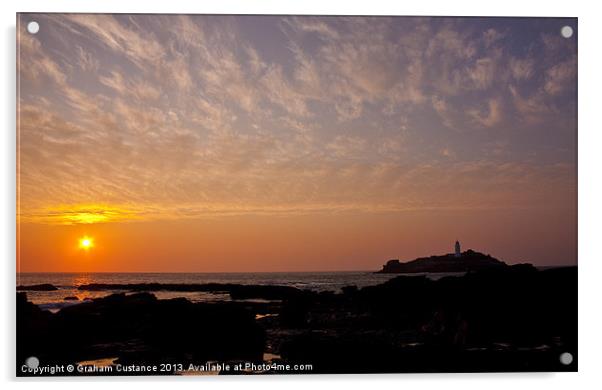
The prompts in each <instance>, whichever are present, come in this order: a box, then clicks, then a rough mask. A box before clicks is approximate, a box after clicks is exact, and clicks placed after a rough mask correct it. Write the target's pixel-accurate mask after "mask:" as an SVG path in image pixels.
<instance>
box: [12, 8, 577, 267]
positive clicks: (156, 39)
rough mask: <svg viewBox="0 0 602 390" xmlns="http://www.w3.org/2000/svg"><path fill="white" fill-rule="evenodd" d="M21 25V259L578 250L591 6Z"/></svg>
mask: <svg viewBox="0 0 602 390" xmlns="http://www.w3.org/2000/svg"><path fill="white" fill-rule="evenodd" d="M32 20H35V21H37V22H38V23H39V25H40V29H39V32H38V33H37V34H30V33H29V32H27V29H26V25H27V23H28V22H30V21H32ZM567 25H568V26H571V27H572V28H573V30H574V34H573V36H572V37H570V38H565V37H563V36H562V35H561V33H560V31H561V28H562V27H563V26H567ZM17 30H18V31H17V49H18V60H17V62H18V64H17V71H18V107H17V114H18V116H17V125H18V145H17V147H18V154H17V156H18V157H17V158H18V161H17V171H18V194H17V195H18V210H17V224H18V238H17V239H18V243H17V244H18V255H17V270H18V271H21V272H46V271H48V272H80V271H81V272H83V271H85V272H92V271H97V272H253V271H255V272H259V271H337V270H377V269H380V267H381V266H382V264H383V263H384V262H386V261H387V260H388V259H393V258H398V259H400V260H402V261H404V260H411V259H413V258H415V257H419V256H428V255H432V254H443V253H448V252H452V251H453V244H454V242H455V240H456V239H457V240H460V242H461V243H462V245H463V249H468V248H472V249H474V250H477V251H480V252H483V253H488V254H491V255H492V256H494V257H497V258H499V259H501V260H504V261H506V262H508V263H519V262H530V263H533V264H537V265H561V264H576V263H577V253H576V252H577V196H576V195H577V174H576V168H577V167H576V164H577V151H576V148H577V145H576V140H577V97H576V93H577V24H576V19H572V18H566V19H561V18H458V17H453V18H451V17H450V18H428V17H319V16H224V15H221V16H220V15H213V16H209V15H125V14H122V15H102V14H96V15H93V14H20V15H19V16H18V26H17ZM84 236H85V237H89V238H91V239H92V240H93V243H94V245H93V247H92V248H82V247H81V245H79V243H80V241H81V238H82V237H84Z"/></svg>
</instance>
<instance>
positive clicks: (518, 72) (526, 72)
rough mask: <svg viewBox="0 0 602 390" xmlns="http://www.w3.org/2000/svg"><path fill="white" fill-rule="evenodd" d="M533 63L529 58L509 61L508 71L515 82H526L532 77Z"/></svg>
mask: <svg viewBox="0 0 602 390" xmlns="http://www.w3.org/2000/svg"><path fill="white" fill-rule="evenodd" d="M534 64H535V62H534V61H533V59H531V58H524V59H518V58H514V57H512V58H511V59H510V71H511V72H512V77H514V79H515V80H519V81H520V80H528V79H530V78H531V76H533V72H534V69H533V68H534Z"/></svg>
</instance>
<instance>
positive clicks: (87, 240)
mask: <svg viewBox="0 0 602 390" xmlns="http://www.w3.org/2000/svg"><path fill="white" fill-rule="evenodd" d="M79 247H80V248H81V249H84V250H89V249H91V248H93V247H94V240H93V239H92V238H91V237H88V236H84V237H82V238H80V239H79Z"/></svg>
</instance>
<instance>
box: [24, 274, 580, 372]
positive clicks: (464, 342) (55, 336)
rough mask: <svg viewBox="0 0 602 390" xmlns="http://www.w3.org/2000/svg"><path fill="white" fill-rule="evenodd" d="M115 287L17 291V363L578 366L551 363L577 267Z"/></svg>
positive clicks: (371, 368)
mask: <svg viewBox="0 0 602 390" xmlns="http://www.w3.org/2000/svg"><path fill="white" fill-rule="evenodd" d="M81 288H82V289H97V290H99V289H106V290H113V289H116V288H117V287H116V285H87V286H81ZM119 288H120V289H123V290H126V291H129V293H127V294H126V293H121V294H113V295H109V296H107V297H104V298H98V299H94V300H90V301H84V302H81V303H77V304H74V305H73V306H69V307H65V308H63V309H61V310H60V311H58V312H57V313H50V312H48V311H43V310H41V309H40V308H39V307H38V306H36V305H34V304H32V303H31V302H28V301H27V296H26V293H25V292H18V293H17V352H18V353H17V354H18V356H17V358H18V362H22V361H24V360H25V359H26V358H27V357H29V356H36V357H38V358H39V359H40V361H41V362H52V363H53V364H57V363H65V364H73V363H76V362H81V361H84V360H95V359H104V358H109V357H110V358H114V360H113V363H114V364H116V363H119V364H123V365H125V364H133V363H136V364H143V363H144V364H151V363H160V362H179V363H183V364H190V363H194V364H204V363H207V362H239V361H245V362H256V363H261V362H266V361H270V362H271V361H275V362H282V363H287V364H289V363H290V364H308V363H309V364H311V365H312V370H311V371H308V372H307V373H361V372H365V373H386V372H483V371H575V370H576V369H577V361H576V359H575V361H574V362H573V363H572V364H571V365H570V366H565V365H562V364H561V363H560V361H559V359H558V356H559V355H560V353H562V352H570V353H572V354H573V356H575V357H576V356H577V350H576V348H577V269H576V267H567V268H558V269H549V270H544V271H538V270H536V269H535V268H533V267H529V266H524V265H519V266H507V267H503V268H500V269H495V270H482V271H478V272H469V273H467V274H466V275H464V276H453V277H452V276H450V277H444V278H441V279H438V280H436V281H434V280H430V279H428V278H426V277H424V276H398V277H396V278H394V279H391V280H390V281H388V282H386V283H383V284H380V285H376V286H370V287H364V288H361V289H358V288H356V287H355V286H349V287H346V288H344V289H343V292H341V293H334V292H323V293H317V292H311V291H306V290H300V289H296V288H294V287H286V286H258V285H255V286H248V285H245V286H243V285H228V284H224V285H221V284H205V285H160V284H140V285H122V286H120V287H119ZM166 289H167V290H169V291H222V292H223V291H226V292H228V293H230V294H231V296H232V298H233V301H231V302H215V303H192V302H190V301H188V300H187V299H184V298H175V299H157V298H156V297H155V296H154V295H153V294H152V292H153V291H162V290H166ZM249 297H251V298H261V299H264V300H265V301H259V302H257V301H245V299H247V298H249ZM18 366H19V365H18ZM18 371H19V370H18ZM75 374H77V373H75ZM96 374H98V373H96ZM103 374H104V373H103ZM162 374H165V373H162ZM17 375H23V374H22V373H20V372H17ZM77 375H82V374H81V373H80V374H77ZM84 375H85V374H84ZM107 375H135V373H128V374H124V373H120V374H115V373H112V374H111V373H107ZM145 375H152V373H145Z"/></svg>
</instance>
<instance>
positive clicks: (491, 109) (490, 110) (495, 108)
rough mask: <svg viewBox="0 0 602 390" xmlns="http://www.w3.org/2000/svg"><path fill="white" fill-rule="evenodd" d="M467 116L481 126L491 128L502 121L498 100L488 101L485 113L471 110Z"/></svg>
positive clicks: (500, 105) (500, 106)
mask: <svg viewBox="0 0 602 390" xmlns="http://www.w3.org/2000/svg"><path fill="white" fill-rule="evenodd" d="M468 115H470V116H471V117H472V118H473V119H474V120H475V121H476V122H477V123H478V124H480V125H482V126H485V127H493V126H495V125H497V124H498V123H500V121H501V120H502V104H501V101H500V99H490V100H489V101H488V102H487V110H486V111H485V112H482V111H481V110H478V109H472V110H469V111H468Z"/></svg>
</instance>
